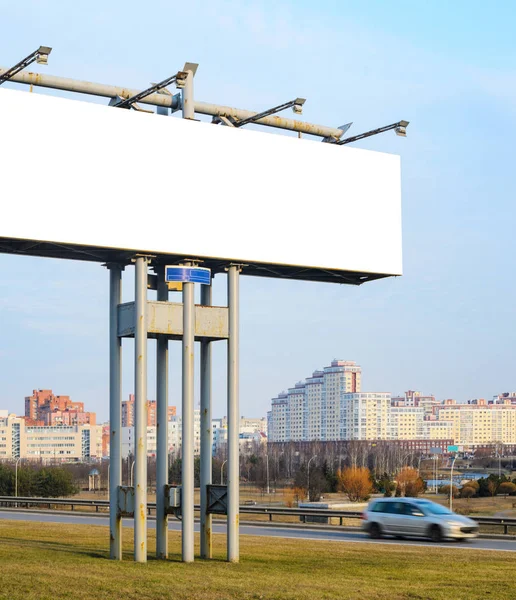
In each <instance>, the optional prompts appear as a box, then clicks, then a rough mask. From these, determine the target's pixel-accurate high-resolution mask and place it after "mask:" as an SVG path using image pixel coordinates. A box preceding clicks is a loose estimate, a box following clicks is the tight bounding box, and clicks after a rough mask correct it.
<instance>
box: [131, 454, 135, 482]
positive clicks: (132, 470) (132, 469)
mask: <svg viewBox="0 0 516 600" xmlns="http://www.w3.org/2000/svg"><path fill="white" fill-rule="evenodd" d="M134 463H135V461H134V460H133V463H132V465H131V487H133V477H134Z"/></svg>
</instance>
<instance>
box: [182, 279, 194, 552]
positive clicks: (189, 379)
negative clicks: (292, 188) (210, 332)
mask: <svg viewBox="0 0 516 600" xmlns="http://www.w3.org/2000/svg"><path fill="white" fill-rule="evenodd" d="M194 311H195V305H194V284H193V283H183V402H182V436H183V440H182V444H181V456H182V461H181V465H182V469H181V493H182V497H181V509H182V521H181V526H182V559H183V562H193V560H194V332H195V330H194V327H195V312H194Z"/></svg>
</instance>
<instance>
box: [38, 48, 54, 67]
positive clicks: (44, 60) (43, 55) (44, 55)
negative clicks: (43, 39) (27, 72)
mask: <svg viewBox="0 0 516 600" xmlns="http://www.w3.org/2000/svg"><path fill="white" fill-rule="evenodd" d="M51 52H52V48H50V47H49V46H40V47H39V49H38V51H37V57H36V62H37V63H38V65H48V55H49V54H50V53H51Z"/></svg>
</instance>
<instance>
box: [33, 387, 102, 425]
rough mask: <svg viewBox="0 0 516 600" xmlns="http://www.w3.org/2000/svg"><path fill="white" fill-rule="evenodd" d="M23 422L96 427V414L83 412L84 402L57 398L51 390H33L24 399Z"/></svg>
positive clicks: (68, 397)
mask: <svg viewBox="0 0 516 600" xmlns="http://www.w3.org/2000/svg"><path fill="white" fill-rule="evenodd" d="M25 420H26V423H27V424H30V425H35V426H56V425H69V426H72V425H96V423H97V422H96V414H95V413H94V412H85V410H84V402H72V400H71V399H70V396H57V395H55V394H54V393H53V392H52V390H33V392H32V396H26V397H25Z"/></svg>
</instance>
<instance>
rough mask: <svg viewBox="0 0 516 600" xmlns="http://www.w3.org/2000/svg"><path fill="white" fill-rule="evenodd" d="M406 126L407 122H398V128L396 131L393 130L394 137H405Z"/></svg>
mask: <svg viewBox="0 0 516 600" xmlns="http://www.w3.org/2000/svg"><path fill="white" fill-rule="evenodd" d="M408 124H409V122H408V121H400V122H399V126H398V127H396V129H395V130H394V132H395V133H396V135H400V136H401V137H407V125H408Z"/></svg>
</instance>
